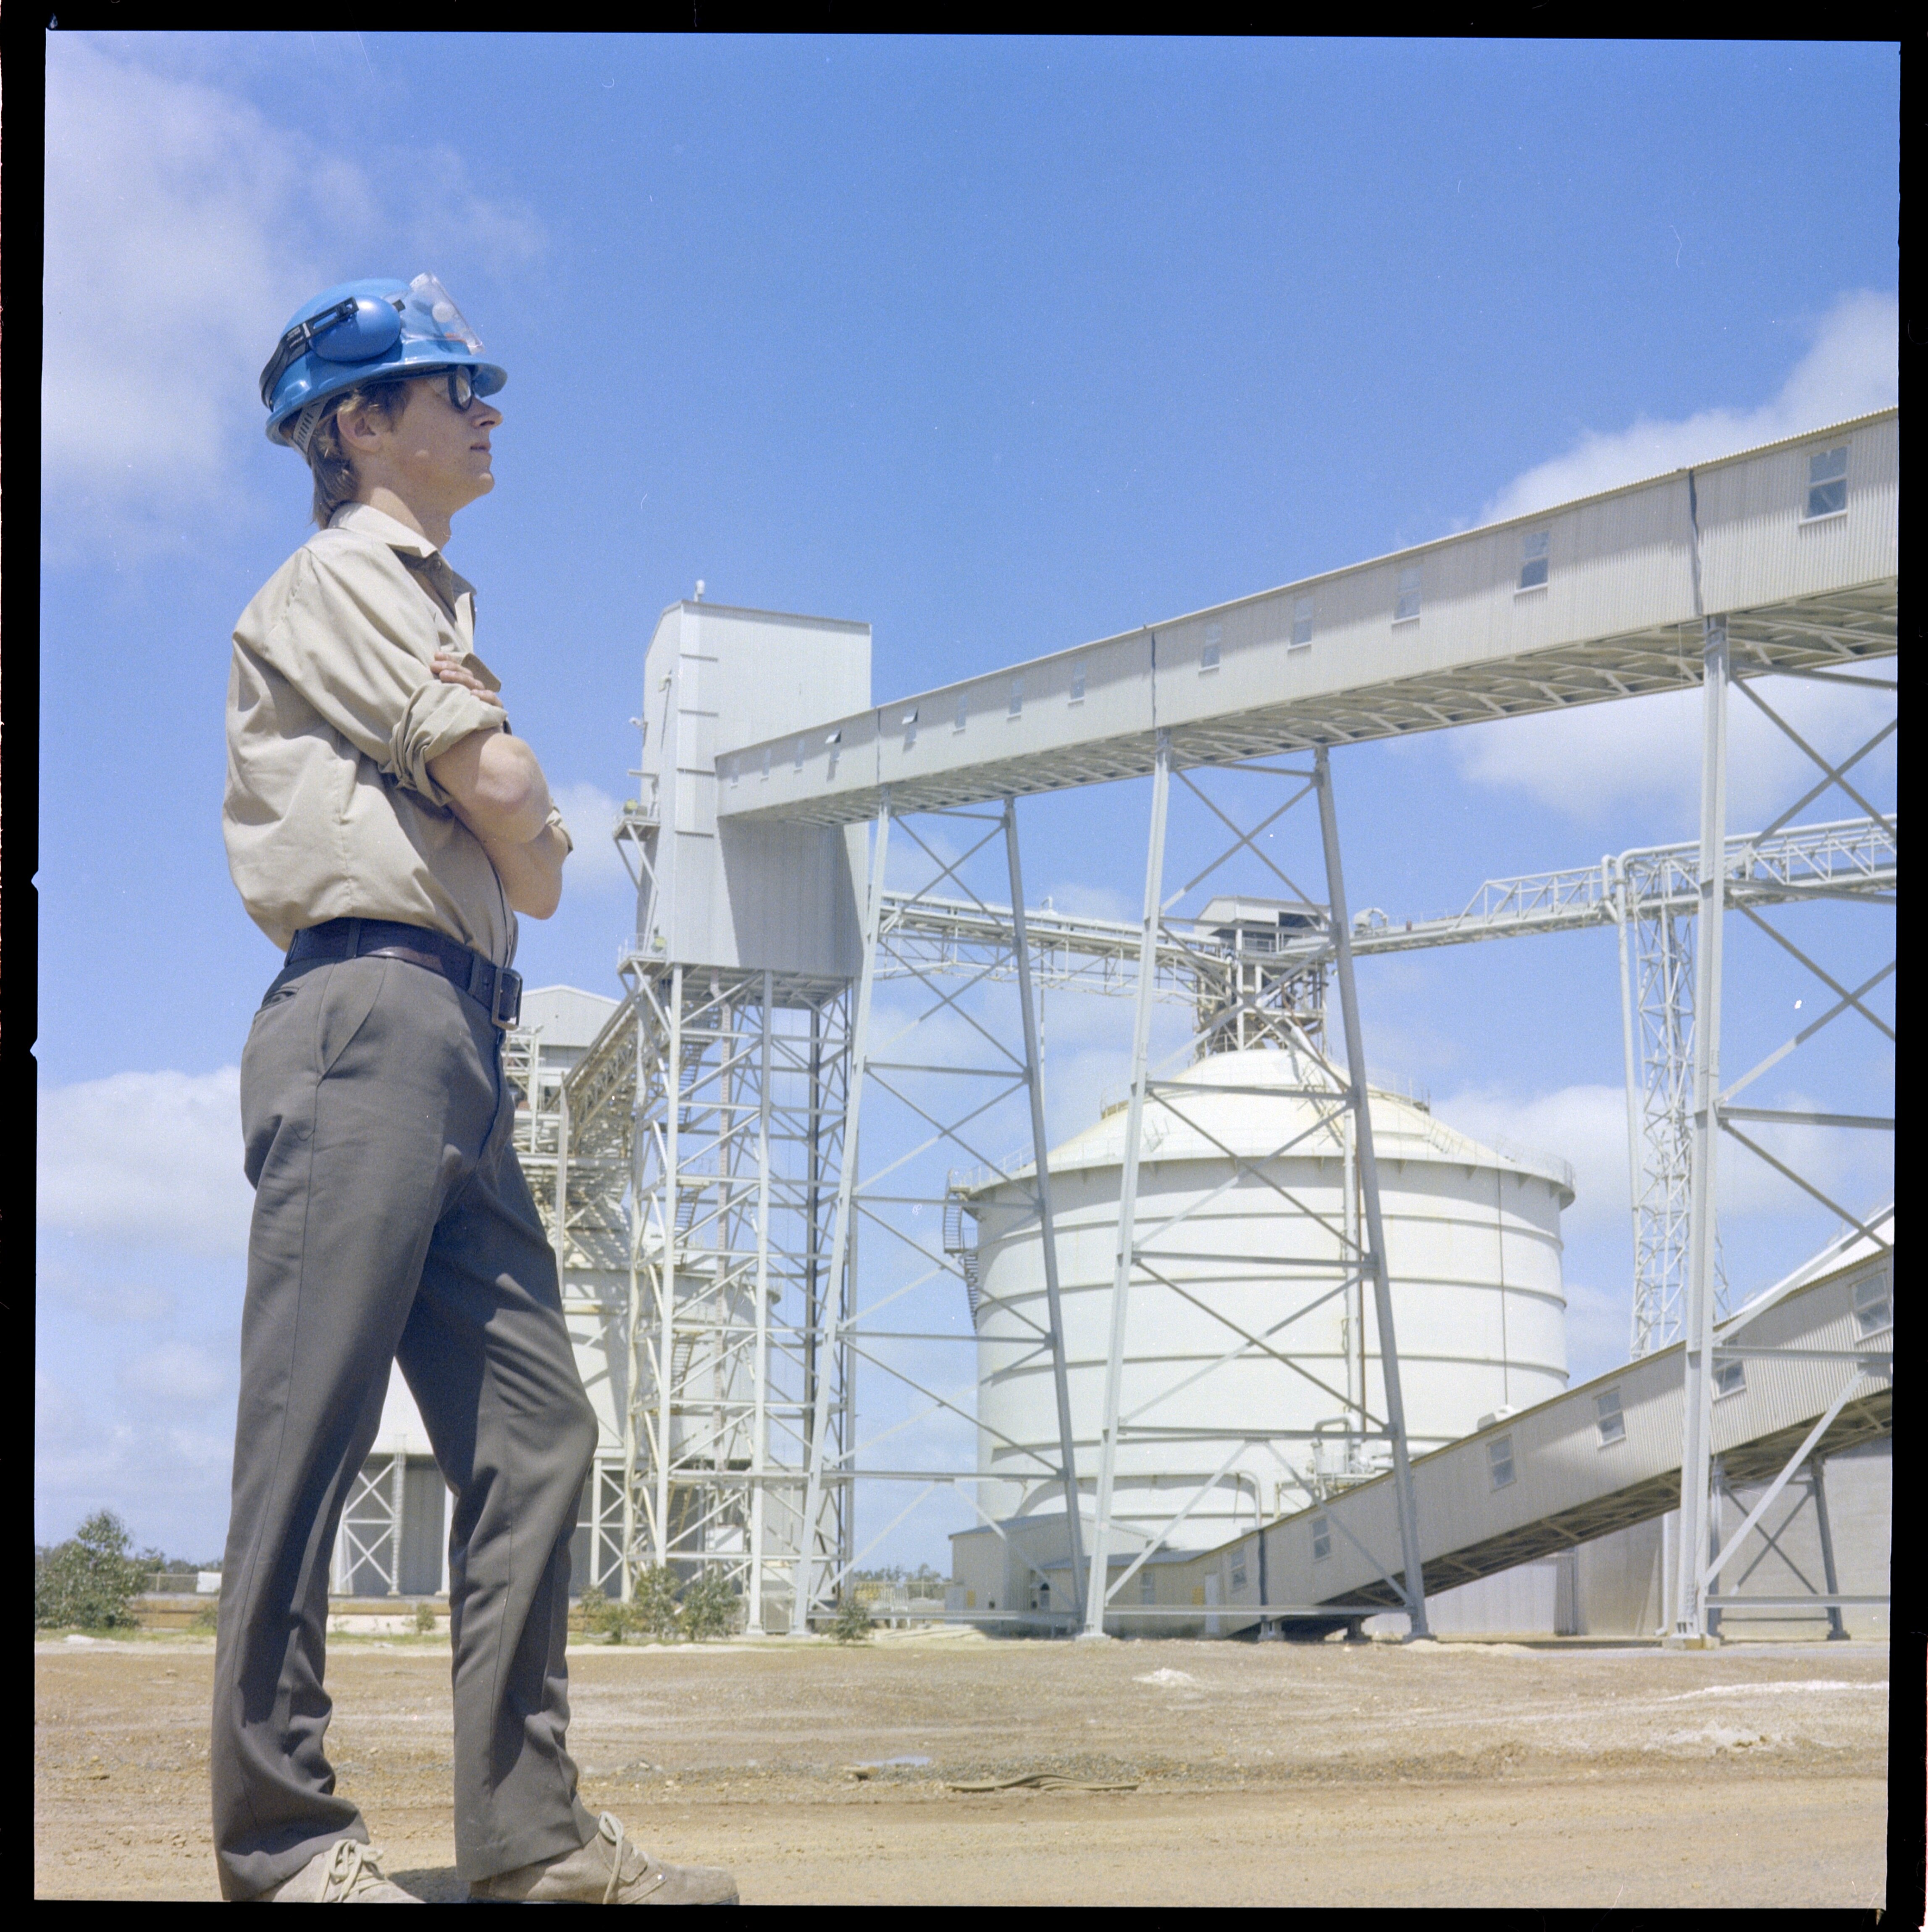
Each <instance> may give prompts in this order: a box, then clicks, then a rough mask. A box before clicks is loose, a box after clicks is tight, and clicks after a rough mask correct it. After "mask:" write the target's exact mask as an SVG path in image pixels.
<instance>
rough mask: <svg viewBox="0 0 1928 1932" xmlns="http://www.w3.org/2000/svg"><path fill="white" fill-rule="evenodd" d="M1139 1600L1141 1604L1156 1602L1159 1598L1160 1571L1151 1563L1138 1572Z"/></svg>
mask: <svg viewBox="0 0 1928 1932" xmlns="http://www.w3.org/2000/svg"><path fill="white" fill-rule="evenodd" d="M1138 1601H1140V1603H1141V1604H1155V1603H1156V1602H1157V1601H1158V1573H1157V1572H1156V1571H1154V1570H1153V1569H1152V1566H1151V1565H1150V1564H1149V1563H1148V1564H1146V1566H1145V1567H1144V1568H1143V1569H1142V1570H1141V1571H1139V1573H1138Z"/></svg>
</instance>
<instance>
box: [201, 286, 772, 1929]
mask: <svg viewBox="0 0 1928 1932" xmlns="http://www.w3.org/2000/svg"><path fill="white" fill-rule="evenodd" d="M481 350H482V344H481V343H480V342H479V341H477V340H476V337H475V335H474V333H473V331H472V330H471V329H470V328H469V326H468V325H467V323H465V322H464V320H463V319H462V317H461V313H460V312H459V311H458V309H457V308H456V307H455V303H454V302H453V301H452V300H451V299H450V298H449V294H448V292H447V291H446V290H445V289H443V287H442V286H441V284H440V283H438V282H437V281H435V280H434V278H433V277H432V276H428V275H422V276H418V277H417V278H416V280H415V281H413V283H408V284H404V283H401V282H391V281H365V282H353V283H349V284H345V285H344V286H343V287H340V288H335V289H331V290H329V291H328V293H326V295H323V296H319V297H317V299H316V300H314V302H311V303H309V304H308V305H307V306H306V307H305V308H303V309H302V310H301V311H299V314H297V315H296V317H295V318H294V320H293V322H292V323H290V326H289V328H288V329H287V332H286V333H285V334H284V335H283V337H282V338H281V343H280V344H279V345H278V347H277V349H276V350H275V356H274V357H273V359H272V360H271V361H270V362H269V365H268V367H267V368H266V370H265V371H263V375H262V382H261V392H262V400H263V402H265V403H266V405H267V407H268V410H269V419H268V434H269V438H270V439H271V440H272V441H274V442H276V443H283V444H285V445H288V446H292V447H293V448H294V449H297V450H299V452H301V453H302V455H304V456H305V457H306V458H308V464H309V467H310V469H311V472H312V474H313V478H314V513H315V520H316V522H317V524H319V525H320V526H321V527H320V531H319V532H318V534H317V535H315V536H314V538H311V540H310V541H309V542H308V544H306V545H305V546H304V547H302V549H300V550H297V551H296V553H295V554H294V555H293V556H292V557H291V558H290V559H289V560H288V561H287V563H285V564H284V565H283V566H282V567H281V569H280V570H279V571H277V572H276V573H275V575H274V577H272V579H271V580H269V583H267V585H266V586H265V587H264V588H263V590H262V591H261V592H260V595H258V596H257V598H255V599H254V602H253V603H252V604H250V605H249V606H248V609H247V610H246V612H245V613H244V614H243V616H242V619H241V622H240V623H239V625H238V626H237V628H236V631H235V634H234V658H233V670H232V673H231V675H230V681H229V685H228V709H227V740H228V782H227V801H226V806H225V809H224V814H223V823H224V832H225V834H226V837H227V851H228V862H229V866H230V870H231V871H232V872H233V877H234V881H235V883H236V886H238V887H239V890H240V892H241V895H242V899H243V900H244V901H245V903H246V904H247V907H248V912H249V913H250V914H251V916H253V918H254V921H255V922H256V924H257V925H258V926H260V928H261V929H262V930H263V932H265V933H266V934H267V935H268V936H269V938H270V939H271V940H272V941H273V942H274V943H275V945H276V946H277V947H281V948H283V949H285V951H286V953H287V959H286V962H285V963H284V965H283V967H282V969H281V971H280V972H279V973H278V974H276V975H275V978H274V980H273V981H272V983H271V984H270V986H269V989H268V992H267V996H266V998H265V999H264V1001H263V1003H262V1006H261V1009H260V1012H259V1013H257V1014H256V1016H255V1018H254V1024H253V1027H252V1028H251V1031H250V1033H249V1034H248V1045H247V1049H246V1051H245V1053H244V1054H243V1055H242V1082H241V1098H242V1128H243V1133H244V1135H245V1162H246V1167H247V1172H248V1179H249V1181H250V1182H251V1184H253V1186H254V1190H255V1202H254V1223H253V1226H252V1229H251V1233H250V1236H249V1242H248V1297H247V1304H246V1308H245V1313H244V1315H243V1317H242V1366H241V1400H240V1410H239V1421H238V1424H237V1427H236V1439H235V1459H234V1500H233V1516H232V1518H231V1520H230V1524H229V1527H228V1538H227V1555H226V1558H225V1560H224V1563H223V1566H222V1571H221V1619H220V1635H219V1638H218V1643H217V1645H216V1650H215V1703H214V1733H213V1747H212V1780H213V1787H214V1815H215V1846H216V1855H217V1858H218V1862H219V1866H220V1872H221V1889H222V1892H223V1894H224V1896H226V1897H229V1898H230V1899H244V1898H245V1899H254V1900H273V1901H275V1902H277V1903H350V1904H374V1903H419V1901H418V1900H413V1899H412V1898H411V1897H410V1895H409V1894H407V1892H405V1891H402V1890H401V1888H399V1887H398V1886H397V1885H395V1884H394V1883H393V1882H391V1881H390V1880H389V1879H386V1878H385V1877H384V1876H383V1875H382V1873H381V1871H380V1867H379V1866H378V1864H377V1863H376V1862H375V1859H374V1854H373V1853H372V1852H371V1851H370V1850H369V1849H368V1832H367V1829H366V1827H365V1826H364V1824H363V1823H362V1817H361V1814H360V1813H359V1811H357V1809H356V1807H355V1806H354V1805H352V1804H350V1802H347V1800H346V1799H342V1798H340V1797H338V1796H336V1795H335V1776H334V1773H333V1772H332V1769H330V1768H329V1764H328V1762H327V1760H326V1757H324V1755H323V1738H324V1735H325V1733H326V1730H327V1727H328V1721H329V1713H330V1709H331V1706H330V1704H329V1699H328V1697H327V1694H326V1692H325V1691H324V1690H323V1686H322V1676H323V1663H324V1658H325V1652H326V1629H327V1614H328V1582H329V1557H330V1553H331V1552H332V1549H333V1547H334V1543H335V1533H336V1530H337V1529H338V1526H339V1524H340V1522H341V1514H342V1510H343V1507H344V1502H345V1500H346V1498H347V1493H348V1490H349V1487H350V1484H351V1483H352V1482H353V1479H354V1477H355V1474H356V1471H357V1470H358V1469H359V1468H360V1466H361V1464H362V1460H363V1458H364V1457H365V1456H366V1455H367V1454H368V1449H369V1446H370V1445H371V1443H372V1442H373V1441H374V1436H375V1432H376V1429H377V1426H378V1424H379V1423H380V1418H381V1412H382V1404H383V1396H384V1394H385V1392H386V1388H387V1385H388V1380H389V1365H390V1364H391V1362H392V1361H398V1362H399V1363H400V1364H401V1370H402V1373H403V1375H404V1376H405V1377H406V1378H407V1382H408V1385H409V1388H410V1390H411V1391H413V1394H414V1397H415V1400H416V1405H417V1406H418V1407H419V1409H420V1410H421V1412H422V1419H423V1421H424V1422H425V1424H426V1425H427V1427H428V1434H429V1438H430V1440H431V1442H433V1444H434V1449H435V1455H436V1460H437V1462H438V1463H440V1466H441V1468H442V1472H443V1475H444V1476H445V1477H446V1478H447V1480H448V1482H449V1487H450V1488H451V1489H452V1490H453V1492H454V1508H453V1517H452V1523H451V1527H450V1532H449V1626H450V1634H451V1641H452V1647H453V1649H454V1653H455V1658H454V1681H455V1843H456V1850H457V1856H458V1861H459V1865H460V1869H461V1873H462V1875H463V1876H464V1877H465V1878H466V1879H468V1881H469V1883H470V1895H471V1896H472V1897H483V1898H500V1899H521V1900H530V1901H531V1902H534V1901H539V1900H556V1901H558V1902H581V1903H654V1904H672V1903H706V1904H722V1903H734V1901H735V1899H736V1890H735V1887H734V1884H733V1882H731V1879H730V1877H729V1875H728V1873H725V1872H721V1871H717V1870H710V1869H707V1868H705V1867H677V1866H669V1865H665V1864H662V1863H661V1862H660V1861H657V1860H656V1859H653V1858H650V1857H648V1856H647V1855H645V1854H644V1852H642V1851H641V1849H639V1848H638V1847H637V1846H633V1845H632V1844H630V1843H629V1842H628V1840H627V1838H626V1835H625V1834H624V1832H623V1828H622V1826H620V1824H619V1823H617V1821H616V1820H614V1818H612V1817H609V1816H608V1814H604V1815H603V1816H602V1817H601V1818H600V1819H598V1818H596V1817H593V1816H592V1815H591V1814H590V1813H589V1812H588V1811H587V1810H585V1809H584V1806H583V1805H582V1804H581V1801H580V1799H578V1796H577V1795H576V1772H575V1766H574V1764H573V1763H572V1762H571V1761H570V1759H569V1755H568V1753H567V1751H566V1749H565V1738H566V1731H567V1729H568V1724H569V1706H568V1700H567V1678H568V1671H567V1666H566V1659H565V1655H564V1649H565V1644H566V1637H567V1631H568V1618H569V1536H570V1534H571V1532H572V1530H573V1529H574V1527H575V1514H576V1506H577V1499H578V1496H579V1495H580V1494H581V1490H582V1486H583V1483H584V1479H585V1478H586V1476H587V1473H588V1471H589V1468H590V1458H591V1456H592V1454H593V1450H594V1448H595V1442H596V1419H595V1415H594V1412H593V1411H592V1409H590V1405H589V1402H588V1400H587V1397H585V1396H584V1393H583V1390H582V1385H581V1380H580V1379H579V1378H578V1375H577V1373H576V1368H575V1357H574V1354H573V1352H572V1349H571V1348H570V1346H569V1336H568V1334H567V1332H566V1329H565V1328H564V1326H563V1316H562V1304H561V1295H560V1289H559V1286H558V1283H557V1274H556V1268H555V1262H554V1256H553V1254H552V1253H551V1250H550V1248H549V1246H548V1241H547V1239H546V1238H545V1235H544V1233H543V1230H542V1224H541V1222H540V1220H539V1218H538V1217H537V1214H536V1210H535V1207H534V1205H533V1202H532V1201H531V1200H530V1195H529V1190H528V1187H527V1184H526V1183H525V1182H524V1179H523V1178H522V1173H521V1168H520V1166H518V1163H517V1161H516V1158H515V1151H514V1149H513V1147H512V1145H511V1133H512V1127H513V1122H514V1114H515V1096H514V1093H513V1091H512V1089H511V1088H509V1086H508V1085H507V1084H506V1082H505V1081H504V1079H503V1073H502V1056H501V1040H502V1029H503V1028H504V1027H506V1026H508V1025H512V1024H513V1022H514V1020H515V1014H516V1007H517V1004H518V999H519V997H520V992H521V982H520V981H519V980H518V978H517V977H516V975H515V973H514V972H513V971H512V970H511V968H510V963H509V962H510V961H511V960H512V958H513V957H514V954H515V935H516V916H517V914H518V913H526V914H527V915H528V916H530V917H533V918H536V919H545V918H547V917H548V916H549V915H550V914H551V913H552V912H554V910H555V908H556V905H557V901H558V899H559V898H560V894H561V890H562V871H563V860H564V859H565V858H566V856H567V855H568V852H569V834H568V833H567V832H566V830H565V829H563V823H562V820H561V818H560V815H559V814H557V811H556V810H555V808H554V805H552V803H551V800H550V797H549V792H548V785H547V784H546V783H545V781H544V778H543V776H542V768H541V766H539V764H538V763H536V759H535V757H534V756H533V754H532V753H531V752H530V750H529V748H528V747H527V745H524V743H523V742H521V740H520V739H517V738H515V737H513V736H511V735H510V734H509V724H508V720H507V718H506V715H505V713H504V711H503V702H502V698H501V696H500V684H499V682H498V680H497V679H496V678H495V677H494V675H493V674H492V673H491V672H490V671H489V670H488V667H486V666H485V664H483V663H482V661H481V659H480V658H477V657H476V655H475V654H474V651H473V634H474V624H475V596H474V592H473V589H472V588H471V586H470V585H469V584H468V583H467V582H466V581H464V579H463V578H461V577H458V575H457V574H455V572H454V571H452V570H451V569H450V568H449V565H448V564H447V563H446V562H445V561H444V560H443V556H442V549H443V545H444V544H446V542H447V541H448V537H449V520H450V519H451V518H452V517H453V516H454V515H455V513H456V512H457V511H458V510H460V509H461V508H463V507H464V505H467V504H468V503H470V502H473V501H475V499H476V498H477V497H479V496H483V495H485V494H486V493H487V492H488V490H491V489H492V488H493V487H494V475H493V474H492V472H491V449H490V436H491V431H493V430H494V428H495V427H496V426H497V424H499V423H500V422H501V420H502V417H501V415H500V412H499V411H498V410H497V409H496V408H495V407H494V406H493V404H491V403H489V402H488V401H485V398H488V397H489V396H491V395H494V393H495V392H497V390H499V389H500V388H501V387H502V385H503V382H504V381H505V380H506V377H505V376H504V374H503V371H501V370H500V368H497V367H496V366H494V365H492V364H490V363H487V362H483V361H482V359H481Z"/></svg>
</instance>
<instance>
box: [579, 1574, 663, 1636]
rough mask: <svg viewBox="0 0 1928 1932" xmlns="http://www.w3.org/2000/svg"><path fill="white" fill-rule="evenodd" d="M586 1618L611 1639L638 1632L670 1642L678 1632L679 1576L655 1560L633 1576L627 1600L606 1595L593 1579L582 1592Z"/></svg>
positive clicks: (588, 1623)
mask: <svg viewBox="0 0 1928 1932" xmlns="http://www.w3.org/2000/svg"><path fill="white" fill-rule="evenodd" d="M582 1620H583V1622H584V1624H586V1625H587V1626H588V1627H589V1628H590V1629H591V1630H593V1631H600V1632H601V1633H602V1634H603V1635H604V1636H605V1637H607V1638H608V1640H609V1641H610V1642H611V1643H622V1642H623V1640H625V1639H626V1638H627V1637H630V1636H632V1635H636V1634H640V1635H642V1636H644V1637H652V1638H653V1639H655V1640H656V1641H657V1642H658V1643H668V1642H670V1641H671V1640H672V1639H673V1638H674V1637H675V1635H676V1634H677V1607H676V1580H675V1578H674V1577H672V1576H671V1574H670V1573H669V1571H668V1570H667V1569H665V1568H663V1567H662V1565H659V1564H651V1565H649V1567H648V1568H646V1569H642V1570H638V1571H637V1572H636V1573H635V1577H633V1578H632V1580H631V1587H630V1591H629V1601H628V1602H626V1603H625V1602H623V1601H621V1600H620V1598H613V1597H606V1596H605V1595H603V1593H602V1592H601V1591H600V1590H599V1589H596V1586H595V1585H593V1583H592V1584H591V1585H590V1587H589V1588H588V1589H586V1590H585V1591H584V1592H583V1593H582Z"/></svg>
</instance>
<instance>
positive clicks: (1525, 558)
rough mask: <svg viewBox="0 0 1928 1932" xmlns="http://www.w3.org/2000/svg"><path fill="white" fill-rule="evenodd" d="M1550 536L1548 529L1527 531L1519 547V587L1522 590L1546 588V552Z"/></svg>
mask: <svg viewBox="0 0 1928 1932" xmlns="http://www.w3.org/2000/svg"><path fill="white" fill-rule="evenodd" d="M1551 535H1552V532H1551V531H1550V530H1529V531H1527V534H1526V538H1525V541H1524V543H1523V544H1521V549H1520V588H1521V589H1522V590H1544V589H1545V588H1546V553H1547V545H1548V541H1549V539H1550V538H1551Z"/></svg>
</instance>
